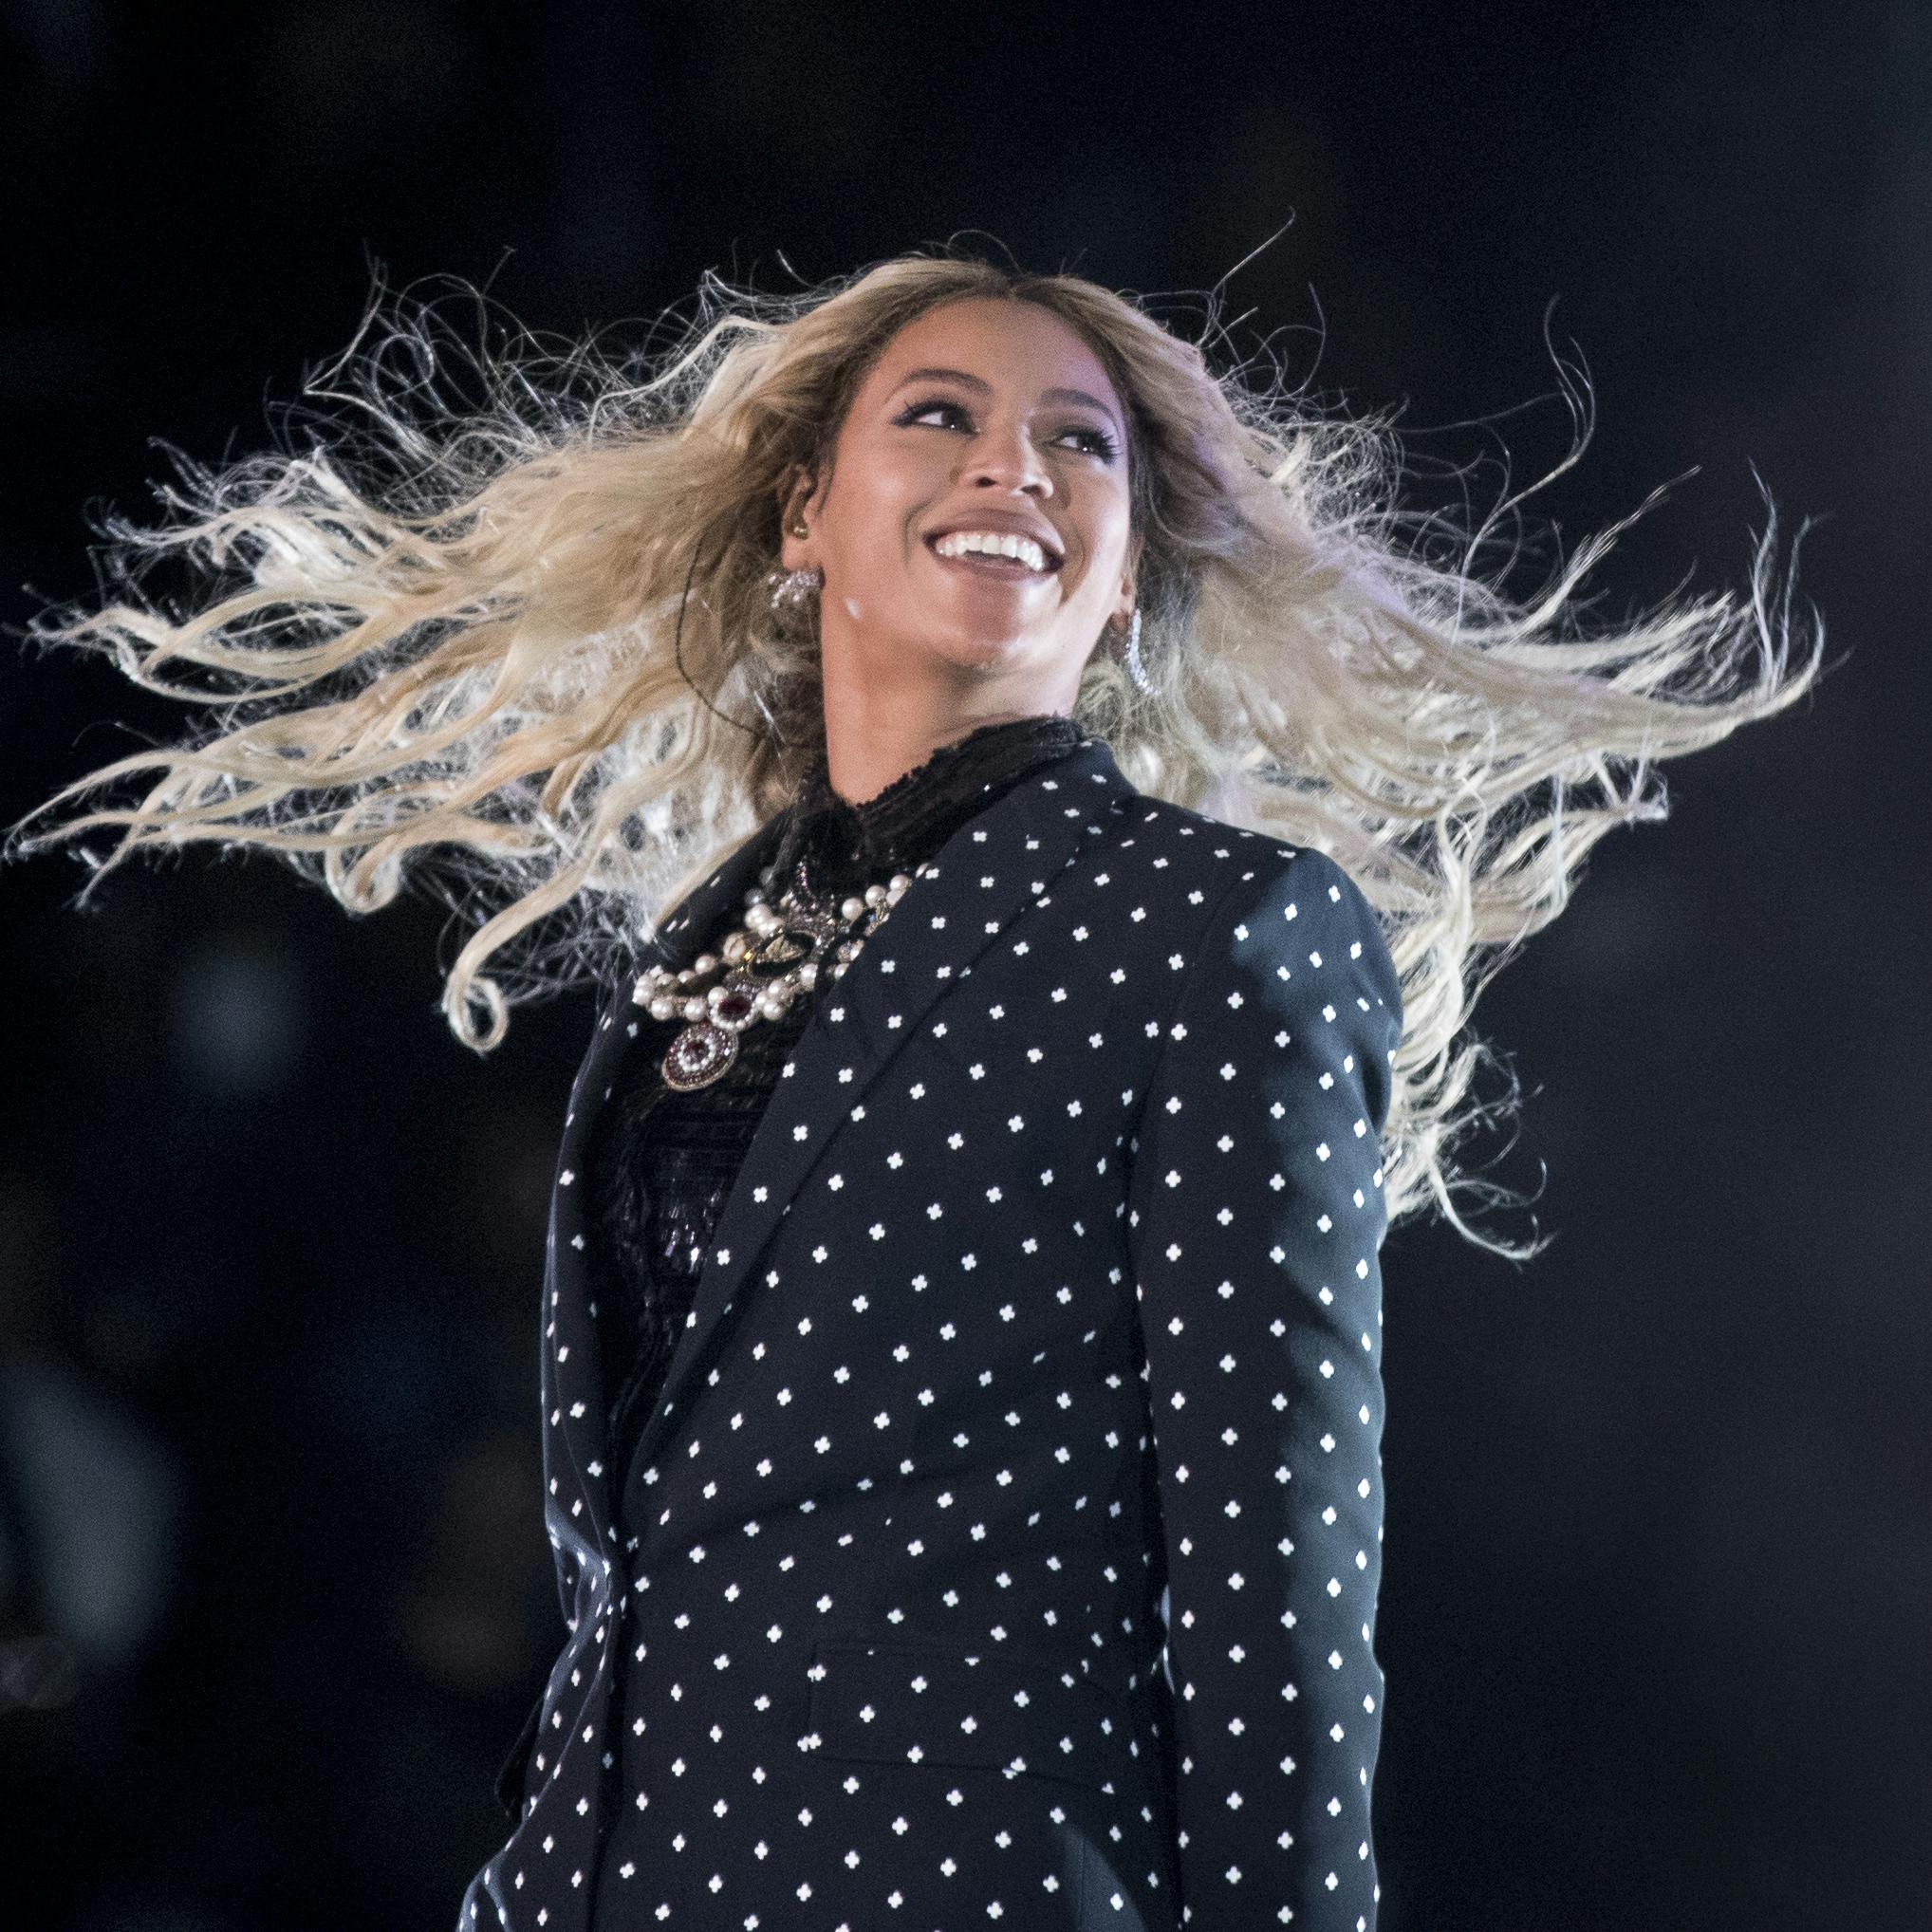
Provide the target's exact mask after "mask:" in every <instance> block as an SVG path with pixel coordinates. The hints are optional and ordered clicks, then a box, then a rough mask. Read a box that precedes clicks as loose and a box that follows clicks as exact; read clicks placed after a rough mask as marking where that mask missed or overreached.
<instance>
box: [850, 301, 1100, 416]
mask: <svg viewBox="0 0 1932 1932" xmlns="http://www.w3.org/2000/svg"><path fill="white" fill-rule="evenodd" d="M918 368H948V369H958V370H960V371H962V372H964V373H965V374H967V375H970V376H977V377H979V378H980V380H981V381H986V382H990V383H992V384H993V385H994V387H995V388H1013V389H1028V388H1032V389H1053V388H1068V389H1085V390H1088V391H1090V392H1091V393H1092V394H1093V395H1095V396H1097V397H1099V398H1101V399H1103V400H1104V401H1106V402H1109V403H1111V404H1113V405H1114V407H1115V408H1119V407H1120V398H1119V397H1118V396H1117V395H1116V394H1115V391H1114V387H1113V384H1112V383H1111V382H1110V381H1108V380H1107V374H1106V368H1105V364H1104V363H1103V362H1101V360H1100V358H1099V357H1098V356H1097V355H1096V354H1095V353H1094V352H1093V350H1092V349H1091V348H1090V347H1089V346H1088V345H1087V339H1086V338H1085V337H1084V336H1082V335H1081V334H1080V333H1079V331H1078V330H1076V329H1075V328H1073V327H1072V326H1071V325H1069V324H1068V323H1065V322H1062V321H1061V319H1060V318H1059V317H1058V316H1057V315H1054V314H1052V313H1050V311H1049V310H1047V309H1044V308H1042V307H1039V306H1038V305H1037V304H1035V303H1031V302H1015V301H1007V300H1000V299H997V298H994V297H986V296H972V297H968V298H967V299H965V300H963V301H959V302H949V303H946V304H945V305H944V306H943V307H938V308H932V309H928V310H927V311H926V313H925V314H923V315H921V316H918V317H916V318H915V319H914V320H913V321H911V322H909V323H907V324H906V325H905V326H904V327H903V328H901V329H900V330H899V332H898V333H897V334H896V335H894V336H893V337H892V338H891V340H890V341H889V342H888V343H887V344H886V345H885V348H884V351H883V353H882V355H881V356H880V359H879V361H878V362H877V364H876V365H875V366H874V368H873V370H872V373H871V375H870V376H869V377H868V378H867V380H866V382H865V385H864V386H865V387H866V388H867V389H868V390H873V391H875V392H877V391H883V390H889V389H891V388H894V387H896V386H897V385H898V383H899V382H900V381H901V380H903V378H904V377H905V375H906V374H907V372H908V371H910V370H913V369H918Z"/></svg>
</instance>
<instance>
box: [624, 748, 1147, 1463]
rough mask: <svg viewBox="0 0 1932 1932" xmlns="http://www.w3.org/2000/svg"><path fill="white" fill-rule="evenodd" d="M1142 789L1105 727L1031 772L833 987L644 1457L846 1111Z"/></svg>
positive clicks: (722, 1235) (757, 1154)
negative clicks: (1130, 779) (1114, 811)
mask: <svg viewBox="0 0 1932 1932" xmlns="http://www.w3.org/2000/svg"><path fill="white" fill-rule="evenodd" d="M1132 795H1134V794H1133V788H1132V787H1131V786H1130V785H1129V784H1128V783H1127V781H1126V780H1125V779H1124V777H1123V776H1122V775H1121V772H1120V769H1119V767H1118V766H1117V765H1116V764H1115V763H1114V759H1113V755H1112V753H1111V752H1109V751H1108V750H1107V748H1106V746H1105V744H1103V743H1101V742H1100V741H1098V740H1094V741H1091V742H1089V743H1087V744H1085V745H1082V746H1081V747H1079V748H1078V749H1077V750H1075V751H1073V752H1069V753H1068V755H1067V756H1066V757H1065V758H1060V759H1055V760H1054V761H1053V762H1052V763H1051V764H1050V765H1044V766H1041V767H1040V768H1039V769H1038V770H1037V771H1033V772H1031V773H1029V774H1028V775H1027V776H1026V777H1025V778H1022V779H1021V780H1019V781H1018V782H1017V783H1016V784H1014V785H1013V786H1012V788H1011V789H1010V790H1007V791H1005V792H1003V793H1002V794H1001V795H1000V797H999V798H997V799H996V800H994V803H993V804H992V805H991V806H989V807H988V808H987V809H986V810H985V811H983V812H981V813H980V814H979V815H978V816H977V817H976V818H974V819H971V820H969V821H968V822H967V823H966V824H965V825H964V826H962V827H960V828H959V829H958V830H957V832H955V833H954V834H953V836H952V837H951V838H950V839H949V840H948V841H947V842H946V844H945V845H943V846H941V847H940V849H939V851H938V854H937V855H936V857H935V858H934V860H933V862H932V864H931V865H930V866H929V868H928V870H927V872H926V873H925V875H924V876H922V877H921V878H920V879H919V880H918V881H917V882H915V883H914V885H913V886H912V888H911V889H910V890H909V891H908V892H907V893H906V894H905V895H904V897H903V898H901V901H900V902H899V904H898V905H897V906H895V907H894V908H893V912H892V916H891V918H890V919H888V920H886V921H885V923H884V924H883V925H882V926H881V927H880V928H879V930H878V931H877V932H876V933H874V934H873V935H872V937H871V938H868V939H867V940H866V941H865V945H864V950H863V951H862V952H861V953H860V955H859V957H858V958H857V959H856V960H855V961H854V962H853V964H852V966H851V967H850V968H849V969H848V971H847V972H846V973H845V976H844V977H843V978H842V979H840V980H839V981H838V982H837V983H836V984H835V985H832V986H828V987H827V988H826V989H825V990H824V992H823V994H821V996H820V1000H819V1004H818V1007H817V1009H816V1011H815V1012H813V1014H812V1017H811V1019H810V1021H809V1023H808V1025H807V1027H806V1030H805V1031H804V1033H803V1035H802V1036H801V1037H800V1039H799V1042H798V1044H797V1046H796V1047H795V1048H794V1049H793V1050H792V1054H791V1058H790V1061H788V1063H787V1066H786V1070H785V1073H784V1075H783V1076H781V1078H780V1079H779V1082H778V1085H777V1087H776V1089H775V1090H774V1091H773V1093H772V1096H771V1103H770V1105H768V1106H767V1108H766V1110H765V1114H764V1117H763V1119H762V1120H761V1121H760V1122H759V1124H758V1128H757V1131H756V1133H755V1134H754V1135H753V1137H752V1142H751V1145H750V1147H749V1148H748V1149H747V1151H746V1154H745V1160H744V1163H743V1165H742V1166H741V1167H740V1169H739V1171H738V1175H737V1178H736V1180H735V1181H734V1184H733V1187H732V1191H731V1193H730V1195H729V1196H728V1197H727V1198H726V1200H725V1204H724V1207H723V1209H722V1210H721V1211H720V1213H719V1216H718V1220H717V1225H716V1227H715V1230H714V1232H713V1235H712V1245H711V1249H710V1252H709V1253H708V1254H706V1256H705V1258H704V1263H703V1266H702V1268H701V1270H700V1273H699V1275H698V1282H697V1293H696V1296H695V1298H694V1300H693V1304H692V1309H691V1314H690V1318H689V1320H688V1321H687V1323H686V1326H685V1329H684V1332H683V1334H682V1335H681V1336H680V1337H679V1338H678V1346H677V1348H676V1350H675V1352H674V1353H673V1356H672V1359H671V1364H670V1366H669V1368H668V1370H667V1371H666V1373H665V1377H664V1383H663V1386H662V1389H661V1390H660V1392H659V1400H658V1403H657V1406H656V1408H655V1409H654V1410H653V1411H652V1414H651V1417H650V1420H649V1421H647V1423H646V1424H645V1427H644V1431H643V1434H642V1436H641V1439H640V1440H639V1443H638V1448H637V1454H636V1466H637V1467H639V1468H643V1467H647V1466H648V1464H649V1462H650V1459H651V1458H652V1457H653V1456H654V1455H655V1454H656V1453H657V1449H658V1447H659V1444H660V1443H661V1442H662V1440H663V1438H664V1434H665V1432H666V1431H667V1430H668V1429H669V1428H670V1427H671V1425H672V1423H673V1421H675V1419H676V1417H677V1415H678V1412H679V1410H680V1409H681V1408H682V1407H683V1406H684V1405H685V1404H686V1403H687V1402H688V1400H689V1384H691V1382H692V1378H693V1377H694V1375H695V1374H696V1372H697V1365H698V1364H699V1362H700V1361H701V1360H702V1358H703V1355H704V1352H705V1347H706V1344H707V1343H708V1342H709V1341H710V1339H711V1337H712V1334H713V1331H714V1330H715V1328H717V1327H718V1325H719V1323H720V1322H721V1321H722V1320H723V1319H724V1317H725V1316H726V1315H728V1314H729V1313H730V1312H731V1310H733V1309H734V1306H736V1304H737V1302H738V1301H739V1300H740V1298H741V1297H743V1296H745V1294H746V1292H747V1289H748V1285H749V1281H750V1277H751V1275H752V1270H753V1268H754V1267H755V1265H756V1263H757V1261H758V1259H759V1257H760V1255H761V1254H763V1252H764V1249H765V1247H766V1244H767V1243H768V1242H769V1241H770V1239H771V1235H773V1234H774V1233H775V1232H776V1230H777V1227H778V1223H779V1221H780V1220H781V1218H782V1217H783V1216H784V1214H785V1210H786V1208H787V1206H788V1204H789V1203H790V1200H791V1198H793V1196H794V1195H796V1194H797V1192H798V1191H799V1189H800V1188H801V1187H803V1186H804V1184H805V1182H806V1180H808V1178H809V1176H810V1174H811V1171H812V1169H813V1167H814V1166H815V1165H816V1164H817V1162H818V1161H819V1160H820V1158H821V1157H822V1156H823V1155H824V1153H825V1151H826V1149H827V1146H828V1144H829V1143H830V1142H831V1140H832V1138H833V1136H834V1135H835V1133H836V1132H837V1130H838V1127H839V1125H840V1124H841V1123H842V1122H843V1121H844V1120H845V1116H846V1115H847V1114H848V1113H849V1112H850V1110H851V1109H852V1107H853V1106H854V1105H857V1104H858V1103H859V1102H861V1101H862V1100H863V1099H864V1095H865V1093H866V1090H867V1089H868V1088H869V1087H871V1085H872V1083H873V1082H874V1081H876V1080H877V1079H878V1077H879V1076H880V1074H881V1073H882V1072H883V1071H884V1070H885V1068H887V1067H888V1066H889V1065H890V1064H891V1062H892V1060H893V1057H894V1056H895V1055H896V1054H897V1053H898V1051H899V1050H900V1048H901V1047H902V1046H903V1045H904V1044H905V1042H906V1041H907V1040H908V1039H910V1038H911V1037H912V1036H913V1034H914V1033H915V1032H917V1031H918V1030H919V1026H920V1021H921V1020H922V1019H923V1018H924V1016H925V1014H926V1012H927V1011H928V1010H929V1009H930V1008H931V1007H932V1005H933V1003H934V1002H935V1001H936V1000H938V998H939V997H940V996H941V995H942V994H945V993H947V992H949V991H950V990H951V989H952V988H953V987H954V986H956V985H957V983H958V982H959V981H960V980H961V979H964V978H965V977H966V976H967V975H969V974H970V973H971V972H972V970H973V962H974V961H975V959H977V958H978V957H979V956H980V955H981V954H982V953H983V952H985V951H986V949H987V948H988V947H989V946H991V945H992V944H993V941H994V938H996V937H997V936H998V935H999V933H1000V932H1001V931H1002V930H1003V929H1004V928H1005V927H1006V926H1007V925H1008V924H1009V923H1010V922H1011V921H1012V920H1014V919H1015V918H1017V917H1018V916H1019V914H1020V913H1021V912H1022V911H1023V910H1024V909H1025V908H1026V907H1027V906H1029V905H1031V904H1032V903H1033V902H1035V901H1039V900H1041V899H1042V898H1043V896H1045V895H1047V894H1049V893H1050V892H1051V890H1052V887H1053V882H1054V880H1055V879H1056V878H1057V877H1058V876H1059V874H1060V873H1061V872H1062V871H1063V870H1064V869H1065V867H1066V866H1067V865H1068V864H1070V863H1071V862H1072V860H1073V858H1074V857H1075V855H1076V854H1077V853H1078V852H1079V851H1080V849H1081V847H1082V846H1083V845H1086V844H1087V842H1088V841H1089V840H1091V839H1093V838H1097V837H1099V836H1100V835H1101V833H1102V831H1103V829H1104V827H1105V820H1106V817H1107V814H1108V812H1109V811H1110V809H1111V808H1112V807H1113V806H1114V805H1115V804H1116V802H1117V801H1119V800H1122V799H1124V798H1127V797H1131V796H1132ZM693 924H694V927H695V929H696V930H697V931H698V932H700V933H702V932H704V931H706V930H707V928H705V927H704V926H703V925H701V924H698V923H697V920H696V919H694V921H693Z"/></svg>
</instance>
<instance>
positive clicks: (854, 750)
mask: <svg viewBox="0 0 1932 1932" xmlns="http://www.w3.org/2000/svg"><path fill="white" fill-rule="evenodd" d="M1047 715H1060V716H1066V715H1068V714H1067V713H1065V712H1063V711H1061V710H1060V709H1059V707H1058V706H1049V705H1040V706H1037V707H1033V708H1027V707H1014V706H1012V705H1008V706H1006V707H1001V706H998V705H995V704H992V703H989V704H988V705H987V706H986V708H985V709H984V710H978V711H973V710H966V709H963V708H961V707H958V706H953V705H944V706H940V705H935V706H931V707H926V708H920V709H908V708H905V707H903V706H902V704H901V703H897V702H883V703H882V702H880V701H879V699H878V698H877V697H871V698H869V699H868V698H866V697H858V696H856V695H855V694H852V693H849V692H848V693H846V694H845V696H844V699H843V701H842V700H840V699H834V701H833V702H832V703H830V704H828V705H827V709H826V776H827V779H828V780H829V782H830V784H831V788H832V790H834V791H836V792H837V793H838V795H839V796H840V797H841V798H843V799H844V800H845V803H846V804H847V805H863V804H864V802H865V801H866V800H867V799H871V798H876V797H878V795H879V794H880V793H881V792H882V791H883V790H885V788H886V787H887V786H888V785H890V784H892V783H893V781H894V780H895V779H899V778H902V777H904V775H905V774H906V773H907V772H908V771H912V770H913V768H914V767H915V766H918V765H923V764H924V763H925V761H926V760H927V759H928V758H930V757H931V756H932V755H933V753H934V752H937V751H938V749H939V748H940V746H942V745H952V744H957V742H958V741H959V740H960V739H961V738H963V737H965V736H967V735H968V734H971V733H973V732H975V731H977V730H978V729H979V728H980V726H981V725H990V724H1005V723H1007V722H1009V721H1010V720H1012V719H1015V718H1023V717H1042V716H1047Z"/></svg>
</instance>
